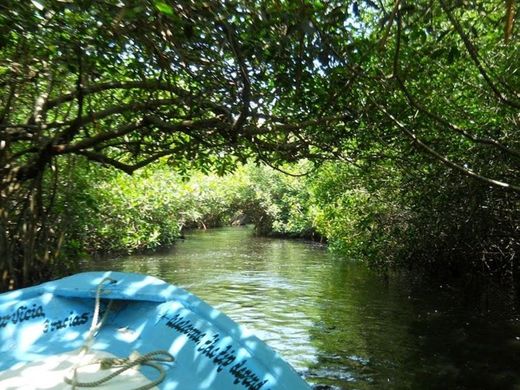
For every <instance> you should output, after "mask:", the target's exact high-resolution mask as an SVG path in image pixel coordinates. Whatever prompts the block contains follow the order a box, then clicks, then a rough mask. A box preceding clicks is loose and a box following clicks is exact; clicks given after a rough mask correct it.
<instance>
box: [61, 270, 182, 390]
mask: <svg viewBox="0 0 520 390" xmlns="http://www.w3.org/2000/svg"><path fill="white" fill-rule="evenodd" d="M105 282H110V283H115V282H116V281H115V280H114V279H111V278H108V277H106V278H104V279H103V280H101V282H99V284H98V287H97V290H96V300H95V306H94V314H93V316H92V324H91V325H90V329H89V332H88V334H87V337H86V338H85V342H84V343H83V346H82V347H81V349H80V352H79V355H78V361H77V362H76V364H74V366H72V368H71V370H72V372H73V373H72V378H69V377H68V376H65V377H64V381H65V383H67V384H69V385H71V386H72V389H73V390H74V389H75V388H76V387H97V386H99V385H101V384H103V383H106V382H108V381H109V380H111V379H113V378H115V377H116V376H118V375H120V374H121V373H123V372H125V371H127V370H129V369H130V368H132V367H135V366H139V365H145V366H149V367H152V368H154V369H156V370H157V371H159V376H158V377H157V378H156V379H155V380H153V381H152V382H150V383H147V384H146V385H143V386H140V387H137V388H135V389H134V390H147V389H151V388H152V387H154V386H156V385H158V384H160V383H161V382H162V381H163V380H164V379H165V378H166V371H165V370H164V368H163V367H162V366H161V365H159V364H156V363H155V362H173V361H174V360H175V358H174V357H173V356H172V355H171V354H170V353H169V352H167V351H162V350H158V351H154V352H149V353H147V354H145V355H139V354H138V353H137V352H134V353H132V354H131V355H130V356H129V357H128V358H123V359H121V358H102V359H94V360H91V361H90V362H87V363H83V364H82V363H81V362H82V360H83V358H84V357H85V355H86V354H87V353H88V352H89V351H90V348H91V346H92V342H93V340H94V337H95V336H96V334H97V332H98V331H99V329H101V327H102V326H103V324H104V322H105V320H106V318H107V317H108V312H109V311H110V308H111V306H112V300H110V301H109V302H108V305H107V307H106V310H105V312H104V314H103V317H102V318H101V321H99V312H100V307H101V294H102V292H103V285H104V284H105ZM92 364H100V367H101V369H109V368H113V367H117V366H120V367H121V368H119V369H118V370H116V371H114V372H113V373H111V374H109V375H107V376H105V377H103V378H101V379H98V380H95V381H90V382H80V381H79V380H78V368H80V367H85V366H89V365H92Z"/></svg>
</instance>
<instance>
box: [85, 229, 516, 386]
mask: <svg viewBox="0 0 520 390" xmlns="http://www.w3.org/2000/svg"><path fill="white" fill-rule="evenodd" d="M84 268H85V269H113V270H118V271H131V272H139V273H145V274H149V275H153V276H157V277H159V278H161V279H164V280H167V281H168V282H171V283H175V284H176V285H179V286H180V287H184V288H187V289H189V290H190V291H191V292H193V293H195V294H196V295H198V296H199V297H201V298H202V299H204V300H205V301H207V302H208V303H210V304H211V305H214V306H215V307H216V308H217V309H219V310H221V311H222V312H224V313H226V314H228V315H229V316H230V317H231V318H232V319H234V320H235V321H237V322H239V323H240V324H242V325H245V326H246V327H247V328H249V329H251V330H252V331H254V333H255V334H256V335H257V336H258V337H259V338H261V339H263V340H264V341H266V342H267V343H268V344H269V345H270V346H271V347H272V348H273V349H275V350H276V351H277V352H279V353H280V354H281V355H282V356H283V357H284V358H285V359H286V360H287V361H288V362H289V363H291V364H292V365H293V366H294V367H295V368H296V369H297V370H298V371H299V372H300V373H301V374H302V375H303V376H304V377H305V378H306V379H307V380H308V381H309V382H310V383H311V384H314V385H315V387H316V389H353V388H356V389H380V388H396V389H397V388H399V389H407V388H409V389H422V388H432V389H434V388H435V389H436V388H439V389H440V388H443V389H444V388H460V389H494V388H496V389H508V388H519V386H520V375H519V371H518V367H520V322H519V320H518V318H516V317H515V316H513V315H511V314H510V313H507V314H505V312H503V311H502V310H501V308H496V310H493V308H489V307H488V308H486V310H482V305H479V304H478V302H476V303H475V302H473V301H471V300H468V299H466V298H467V297H466V296H465V295H464V293H463V292H461V291H460V290H457V289H454V288H446V286H438V285H437V286H430V287H427V288H426V287H425V286H424V285H417V284H415V283H413V281H411V280H410V279H408V278H407V277H404V276H395V277H391V278H390V279H388V280H385V279H383V278H381V277H379V276H378V275H376V274H374V273H373V272H371V271H369V270H367V269H366V267H364V266H363V265H361V264H357V263H353V262H350V261H347V260H345V259H339V258H335V257H333V256H332V255H330V254H329V253H327V252H326V250H325V249H324V248H323V247H320V246H317V245H313V244H310V243H306V242H300V241H289V240H275V239H267V238H259V237H254V236H253V235H252V234H251V231H250V230H249V229H245V228H225V229H216V230H209V231H201V232H193V233H191V234H189V235H188V236H187V239H186V240H185V241H183V242H180V243H179V244H178V245H177V246H176V247H175V248H174V249H173V250H172V251H171V252H170V253H166V254H160V255H151V256H130V257H121V258H115V259H112V260H104V261H99V262H94V263H90V264H85V265H84ZM470 303H471V304H470Z"/></svg>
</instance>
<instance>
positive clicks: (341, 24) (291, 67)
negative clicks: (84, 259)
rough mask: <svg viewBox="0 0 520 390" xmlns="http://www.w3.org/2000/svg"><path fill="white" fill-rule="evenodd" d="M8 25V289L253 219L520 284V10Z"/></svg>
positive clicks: (4, 136)
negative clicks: (186, 231) (188, 233)
mask: <svg viewBox="0 0 520 390" xmlns="http://www.w3.org/2000/svg"><path fill="white" fill-rule="evenodd" d="M0 10H1V12H0V31H1V32H2V34H3V36H4V39H3V40H2V42H1V43H0V85H1V86H2V89H1V90H0V134H1V137H0V194H1V197H0V201H1V204H0V288H1V289H7V288H15V287H19V286H23V285H29V284H33V283H36V282H38V281H41V280H43V279H47V278H51V277H54V276H56V275H57V274H59V273H63V272H69V269H72V268H73V266H74V263H75V261H74V258H75V256H76V255H79V254H81V253H82V252H85V251H87V252H90V253H95V252H100V251H135V250H143V249H147V248H156V247H158V246H161V245H169V244H171V243H172V242H174V240H175V239H176V237H178V236H179V235H180V234H181V230H182V228H183V227H188V226H202V227H203V226H213V225H218V224H223V223H229V222H230V221H239V220H243V219H244V218H246V217H247V218H250V221H251V222H252V223H254V224H255V225H256V226H257V229H258V230H259V231H261V232H263V233H272V234H282V235H292V236H298V235H303V236H307V237H315V238H324V239H327V240H328V242H329V244H330V247H331V248H333V249H334V250H337V251H340V252H343V253H345V254H347V255H348V256H351V257H355V258H358V259H360V260H363V261H366V262H368V263H370V264H373V265H375V266H378V267H381V268H383V269H385V268H387V267H406V268H420V269H422V270H426V271H427V272H428V273H430V274H442V275H444V274H446V275H478V276H479V277H480V276H482V277H485V278H495V279H498V280H501V281H506V282H507V283H508V284H509V285H510V286H518V283H519V282H517V280H520V279H519V271H520V267H519V263H518V261H517V253H518V251H519V243H520V237H519V235H520V223H519V222H520V216H519V211H518V210H519V209H520V208H519V194H520V178H519V176H518V172H519V170H518V168H519V163H520V152H519V150H518V148H519V144H520V132H519V131H518V128H519V123H520V117H519V112H520V79H519V77H518V74H519V69H518V64H520V38H519V36H518V33H517V28H516V24H515V22H516V19H517V14H518V10H517V8H516V7H515V2H513V1H505V2H504V1H499V0H493V1H448V0H440V1H438V2H431V1H414V2H409V1H404V0H391V1H390V0H389V1H369V0H359V1H347V2H344V1H337V2H336V1H327V2H324V1H323V2H322V1H307V0H306V1H301V2H285V3H282V2H278V1H262V2H247V1H229V2H217V1H215V2H213V1H209V2H192V1H176V2H170V1H163V0H146V1H133V0H127V1H106V2H88V1H74V2H68V1H60V0H45V1H44V0H32V1H26V2H20V1H15V0H7V1H4V2H3V3H2V4H1V5H0ZM154 164H155V165H154ZM262 164H264V165H267V166H270V167H275V168H276V169H278V171H277V170H276V169H275V170H269V169H268V168H265V167H262ZM148 166H149V168H146V167H148ZM279 170H289V171H291V172H292V173H297V175H296V176H283V175H282V174H281V172H279ZM232 172H235V173H234V174H233V175H231V173H232ZM301 173H307V174H306V175H303V176H300V174H301ZM125 174H126V175H132V174H133V175H134V176H135V179H130V178H128V177H125V176H124V175H125Z"/></svg>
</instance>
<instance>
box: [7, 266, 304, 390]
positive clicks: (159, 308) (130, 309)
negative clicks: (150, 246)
mask: <svg viewBox="0 0 520 390" xmlns="http://www.w3.org/2000/svg"><path fill="white" fill-rule="evenodd" d="M107 278H109V280H110V282H109V283H106V280H107ZM103 283H105V284H106V285H105V286H102V288H101V289H98V287H99V286H100V284H103ZM98 291H100V292H99V293H98ZM96 294H97V295H98V296H99V298H100V299H99V300H100V310H99V312H100V313H99V314H100V317H103V316H104V313H106V316H105V317H106V319H105V320H104V322H103V323H102V325H101V327H100V329H99V331H98V332H97V333H96V335H95V336H94V337H93V338H92V340H91V342H90V344H91V345H89V346H88V349H89V352H92V351H94V352H96V353H101V354H110V355H112V356H116V357H120V358H125V357H128V356H130V355H132V354H134V355H135V354H136V353H137V354H139V355H141V356H142V355H145V354H147V353H150V352H153V351H161V350H162V351H167V352H168V353H169V354H170V355H171V356H172V357H173V358H174V359H175V360H174V361H173V362H171V363H170V362H165V363H161V367H162V368H163V369H164V371H165V373H166V377H165V378H164V380H163V381H161V383H160V384H158V385H157V388H160V389H183V390H196V389H197V390H201V389H217V390H218V389H226V390H229V389H249V390H267V389H271V390H275V389H277V390H282V389H288V390H289V389H290V390H298V389H310V387H309V386H308V384H307V383H306V382H305V381H304V380H303V379H302V378H301V377H300V376H299V375H298V374H297V373H296V372H295V371H294V370H293V369H292V367H291V366H290V365H289V364H288V363H286V362H285V361H284V360H283V359H282V358H281V357H280V356H279V355H278V354H276V353H275V352H273V351H272V350H271V349H270V348H269V347H267V346H266V345H265V344H264V343H263V342H262V341H260V340H259V339H258V338H256V337H255V336H254V335H253V334H252V333H250V332H248V331H247V330H246V329H244V328H243V327H241V326H239V325H238V324H236V323H235V322H233V321H232V320H231V319H230V318H229V317H227V316H226V315H224V314H223V313H221V312H219V311H218V310H216V309H215V308H213V307H211V306H209V305H208V304H206V303H205V302H203V301H202V300H200V299H199V298H197V297H196V296H195V295H193V294H191V293H189V292H187V291H186V290H184V289H181V288H178V287H175V286H173V285H171V284H168V283H166V282H163V281H161V280H159V279H156V278H153V277H150V276H144V275H139V274H130V273H120V272H88V273H81V274H77V275H73V276H70V277H67V278H64V279H60V280H57V281H53V282H49V283H45V284H42V285H39V286H35V287H30V288H26V289H21V290H17V291H14V292H9V293H5V294H1V295H0V356H2V359H1V361H0V380H1V378H2V376H1V373H2V372H3V373H4V374H5V373H9V372H11V373H14V372H20V367H22V368H23V365H24V364H34V363H35V362H45V361H46V360H48V359H49V358H50V357H53V356H59V355H62V354H71V353H72V355H74V354H75V353H76V352H75V351H80V350H81V349H82V348H84V347H85V345H86V341H87V338H88V335H89V329H90V328H91V326H92V322H93V320H95V319H94V317H96V313H95V311H96V310H95V309H96ZM109 302H111V303H110V305H109ZM87 343H88V341H87ZM78 353H79V352H78ZM16 370H18V371H16ZM22 371H23V370H22ZM139 373H140V374H142V375H144V377H146V378H148V379H149V380H150V381H153V380H154V379H155V378H157V375H158V373H157V371H156V370H155V369H154V368H153V367H149V366H146V365H144V366H142V367H139ZM9 375H11V376H12V375H13V374H9ZM9 375H8V376H9ZM78 376H80V374H78ZM4 377H5V375H4ZM59 382H60V383H57V384H56V386H58V384H62V379H60V380H59ZM104 386H106V387H105V388H110V382H106V384H104ZM0 387H1V388H5V386H2V385H1V382H0ZM35 388H38V387H35ZM48 388H57V387H48Z"/></svg>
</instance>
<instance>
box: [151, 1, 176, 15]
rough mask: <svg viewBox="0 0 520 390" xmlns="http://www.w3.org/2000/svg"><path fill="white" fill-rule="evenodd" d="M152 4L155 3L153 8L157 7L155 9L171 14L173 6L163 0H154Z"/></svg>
mask: <svg viewBox="0 0 520 390" xmlns="http://www.w3.org/2000/svg"><path fill="white" fill-rule="evenodd" d="M154 5H155V8H157V10H158V11H159V12H161V13H163V14H165V15H170V16H172V15H173V8H172V7H171V6H170V5H168V4H166V3H165V2H163V1H155V2H154Z"/></svg>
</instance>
